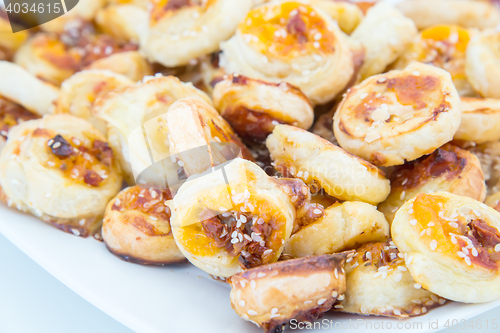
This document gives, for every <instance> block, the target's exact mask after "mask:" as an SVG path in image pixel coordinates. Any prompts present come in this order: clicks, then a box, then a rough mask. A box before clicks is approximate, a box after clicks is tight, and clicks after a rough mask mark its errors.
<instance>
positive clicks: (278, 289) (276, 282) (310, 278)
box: [229, 253, 347, 332]
mask: <svg viewBox="0 0 500 333" xmlns="http://www.w3.org/2000/svg"><path fill="white" fill-rule="evenodd" d="M346 256H347V254H345V253H342V254H334V255H322V256H314V257H306V258H300V259H293V260H286V261H280V262H277V263H274V264H269V265H265V266H261V267H257V268H253V269H249V270H247V271H245V272H242V273H238V274H235V275H233V276H232V277H231V278H230V279H229V283H230V284H231V294H230V297H231V306H232V307H233V309H234V311H235V312H236V313H237V314H238V315H239V316H240V317H241V318H243V319H245V320H248V321H251V322H252V323H254V324H255V325H257V326H258V327H261V328H262V329H263V330H264V331H265V332H281V331H282V327H283V325H286V324H288V322H289V321H291V320H292V319H294V320H296V321H297V322H312V321H314V320H316V319H318V318H321V317H322V316H323V313H324V312H326V311H329V310H330V309H331V307H332V305H333V304H334V303H335V301H336V300H337V299H339V298H340V297H341V296H342V295H343V294H344V292H345V290H346V284H345V272H344V267H343V266H344V262H345V259H346Z"/></svg>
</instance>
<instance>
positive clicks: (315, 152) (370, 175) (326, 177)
mask: <svg viewBox="0 0 500 333" xmlns="http://www.w3.org/2000/svg"><path fill="white" fill-rule="evenodd" d="M266 145H267V148H268V149H269V151H270V153H271V157H272V159H273V161H274V164H275V166H276V168H277V170H278V171H280V172H281V173H282V174H283V175H285V176H286V177H297V178H300V179H302V180H303V181H304V182H305V183H306V184H309V185H310V186H311V187H312V188H314V189H313V190H312V191H313V192H316V191H317V190H319V189H320V188H324V189H325V191H326V192H327V193H328V194H329V195H331V196H333V197H335V198H338V199H341V200H356V201H364V202H368V203H371V204H378V203H379V202H382V201H384V200H385V198H386V197H387V195H389V192H390V185H389V181H388V180H387V179H386V178H385V177H384V174H383V173H382V172H381V171H380V170H379V169H378V168H377V167H375V166H373V165H371V164H370V163H368V162H366V161H364V160H362V159H361V158H359V157H357V156H354V155H351V154H349V153H347V152H346V151H344V150H343V149H342V148H340V147H337V146H335V145H333V144H331V143H330V142H328V141H326V140H324V139H322V138H320V137H318V136H316V135H314V134H312V133H310V132H307V131H304V130H302V129H300V128H297V127H293V126H289V125H277V126H276V127H275V128H274V131H273V133H272V134H271V135H270V136H269V137H268V138H267V141H266Z"/></svg>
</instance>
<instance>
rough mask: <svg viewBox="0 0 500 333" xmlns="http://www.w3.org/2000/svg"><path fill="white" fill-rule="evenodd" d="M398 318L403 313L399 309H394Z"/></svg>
mask: <svg viewBox="0 0 500 333" xmlns="http://www.w3.org/2000/svg"><path fill="white" fill-rule="evenodd" d="M392 312H393V313H394V314H395V315H396V316H401V311H399V310H398V309H394V310H393V311H392Z"/></svg>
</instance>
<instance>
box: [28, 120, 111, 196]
mask: <svg viewBox="0 0 500 333" xmlns="http://www.w3.org/2000/svg"><path fill="white" fill-rule="evenodd" d="M45 132H46V131H45V130H42V129H37V130H35V132H34V135H35V136H37V135H43V134H47V133H45ZM47 148H48V149H49V153H50V156H52V158H50V159H49V161H48V162H47V165H49V166H50V167H56V168H58V169H60V170H61V171H62V172H63V173H64V174H65V175H66V176H69V177H71V178H73V179H75V180H77V181H82V182H84V183H85V184H87V185H90V186H93V187H97V186H99V185H100V184H101V182H103V181H104V180H105V179H106V178H108V171H109V168H110V167H111V165H112V164H113V150H112V149H111V148H110V147H109V145H108V144H107V143H106V142H103V141H100V140H94V141H93V142H92V147H91V148H87V147H86V146H84V145H83V144H82V143H81V141H80V140H79V139H77V138H74V137H73V138H71V139H70V141H68V140H66V139H65V138H64V137H63V136H62V135H59V134H57V135H56V136H54V137H53V138H52V139H50V140H49V141H48V142H47Z"/></svg>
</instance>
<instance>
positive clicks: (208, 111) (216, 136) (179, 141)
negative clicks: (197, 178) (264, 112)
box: [152, 98, 253, 177]
mask: <svg viewBox="0 0 500 333" xmlns="http://www.w3.org/2000/svg"><path fill="white" fill-rule="evenodd" d="M165 119H166V127H167V132H168V135H167V137H168V142H169V145H168V150H169V153H170V154H171V155H172V156H171V158H173V159H175V160H176V163H178V164H179V167H180V168H181V169H182V170H183V173H184V174H185V175H186V176H187V177H189V176H192V175H197V174H202V173H203V172H205V171H207V170H208V169H209V168H213V167H215V166H217V165H220V164H223V163H225V162H227V161H230V160H232V159H233V158H236V157H242V158H246V159H248V160H253V157H252V154H251V152H250V151H249V150H248V148H247V147H246V146H245V145H244V144H243V143H242V142H241V141H240V139H239V138H238V137H237V136H236V134H235V133H234V131H233V129H232V128H231V126H229V124H228V123H227V122H226V121H225V120H224V119H223V118H222V117H221V116H220V115H219V114H218V113H217V111H216V110H215V109H214V108H213V107H212V106H210V105H209V104H207V103H205V102H202V101H200V100H197V99H189V98H184V99H180V100H178V101H177V102H175V103H174V104H172V105H171V106H170V108H169V109H168V113H167V114H166V118H165ZM152 141H156V140H152ZM153 150H155V149H153Z"/></svg>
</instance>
